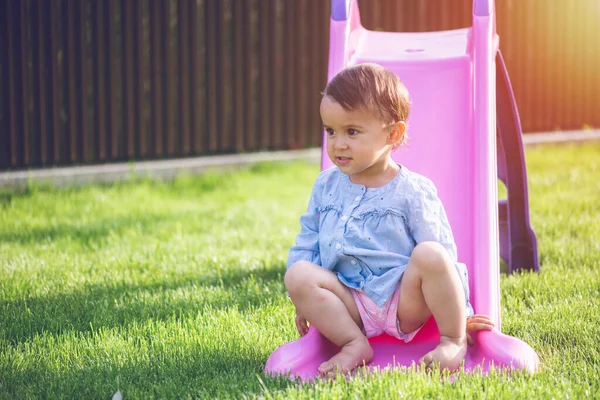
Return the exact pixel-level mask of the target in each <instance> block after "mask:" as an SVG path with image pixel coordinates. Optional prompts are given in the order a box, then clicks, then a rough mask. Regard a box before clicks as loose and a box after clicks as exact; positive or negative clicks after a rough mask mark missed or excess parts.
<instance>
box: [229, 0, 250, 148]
mask: <svg viewBox="0 0 600 400" xmlns="http://www.w3.org/2000/svg"><path fill="white" fill-rule="evenodd" d="M231 6H232V21H233V23H232V25H233V31H234V33H233V46H232V60H233V62H232V64H233V70H234V74H233V102H234V105H233V127H232V130H233V135H232V141H233V146H232V149H233V150H234V151H236V152H240V151H242V150H243V149H244V148H245V147H246V146H245V141H246V140H245V136H246V135H248V132H247V130H246V129H245V128H246V127H248V126H249V125H250V124H249V123H248V119H247V115H246V112H245V111H246V110H245V107H244V103H245V102H247V101H248V98H247V93H246V90H245V89H246V88H245V85H244V78H246V79H248V75H247V74H245V73H244V72H245V71H248V70H249V69H250V68H249V59H246V57H244V45H247V43H245V41H244V37H245V35H247V34H248V27H249V25H248V23H247V19H246V18H248V15H246V14H245V13H244V4H243V3H242V2H238V1H235V0H234V1H233V2H232V4H231Z"/></svg>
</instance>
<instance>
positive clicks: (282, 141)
mask: <svg viewBox="0 0 600 400" xmlns="http://www.w3.org/2000/svg"><path fill="white" fill-rule="evenodd" d="M550 3H551V4H549V2H548V1H546V0H520V1H516V0H514V1H511V0H498V1H497V13H498V32H499V34H500V36H501V46H500V47H501V50H502V51H503V53H504V55H505V60H506V62H507V65H508V69H509V73H510V75H511V78H512V82H513V86H514V90H515V94H516V97H517V101H518V105H519V107H520V111H521V118H522V122H523V126H524V129H525V131H527V132H530V131H541V130H553V129H557V128H561V129H578V128H581V127H582V126H583V125H584V124H587V125H590V126H600V113H599V112H598V111H600V110H599V109H598V106H599V105H600V101H599V99H600V79H599V78H598V74H597V73H596V70H597V69H598V67H600V49H599V47H600V43H599V38H600V1H597V0H572V1H570V0H553V1H552V2H550ZM359 5H360V6H361V14H362V20H363V25H364V26H365V27H367V28H369V29H383V30H392V31H429V30H442V29H453V28H461V27H465V26H468V25H470V23H471V0H453V1H451V2H450V1H447V0H361V1H359ZM329 11H330V2H329V1H328V0H0V170H10V169H22V168H29V167H44V166H52V165H79V164H91V163H103V162H114V161H125V160H147V159H159V158H172V157H186V156H195V155H204V154H217V153H235V152H251V151H258V150H275V149H296V148H304V147H310V146H318V145H320V139H321V122H320V119H319V115H318V101H319V98H320V91H321V90H322V89H323V87H324V85H325V83H326V82H325V81H326V70H327V54H328V40H329V39H328V37H329Z"/></svg>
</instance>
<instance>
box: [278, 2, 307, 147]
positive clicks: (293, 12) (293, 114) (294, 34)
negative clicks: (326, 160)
mask: <svg viewBox="0 0 600 400" xmlns="http://www.w3.org/2000/svg"><path fill="white" fill-rule="evenodd" d="M298 3H299V2H297V1H293V2H286V3H284V6H285V7H284V15H283V33H284V35H283V38H284V46H283V47H284V49H285V53H284V54H285V60H284V71H283V76H285V77H286V79H285V82H284V84H285V88H284V90H283V96H281V98H280V99H279V101H282V99H285V101H283V103H284V105H285V109H284V110H283V115H284V121H283V122H284V123H283V124H282V128H281V129H282V136H283V138H282V144H283V146H284V147H285V148H292V149H294V148H298V147H299V146H298V141H297V137H298V136H299V135H297V134H294V133H295V132H297V129H298V126H297V116H298V107H299V101H298V100H299V97H298V93H299V90H298V89H299V88H298V82H299V81H300V76H299V74H298V70H299V68H298V60H299V59H300V58H301V57H302V54H299V51H300V47H299V46H298V42H299V41H298V36H299V34H298V25H299V24H298V22H299V21H298Z"/></svg>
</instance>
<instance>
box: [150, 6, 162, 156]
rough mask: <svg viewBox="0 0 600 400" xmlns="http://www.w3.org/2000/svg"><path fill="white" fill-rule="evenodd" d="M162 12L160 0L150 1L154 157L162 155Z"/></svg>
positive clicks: (152, 139)
mask: <svg viewBox="0 0 600 400" xmlns="http://www.w3.org/2000/svg"><path fill="white" fill-rule="evenodd" d="M161 27H162V24H161V10H160V2H159V0H150V53H151V62H150V68H151V71H152V72H151V75H152V78H151V79H152V83H151V87H152V91H151V93H152V100H151V103H152V105H151V107H152V111H151V115H152V119H151V124H150V126H151V129H152V137H151V141H152V146H153V149H152V150H153V156H154V157H160V156H161V155H162V135H163V131H164V129H163V118H162V117H163V115H162V111H163V108H162V95H163V94H162V74H163V72H162V64H163V55H162V48H163V46H162V45H161V38H162V31H161Z"/></svg>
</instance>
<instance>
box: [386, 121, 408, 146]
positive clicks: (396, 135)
mask: <svg viewBox="0 0 600 400" xmlns="http://www.w3.org/2000/svg"><path fill="white" fill-rule="evenodd" d="M405 134H406V123H405V122H404V121H400V122H396V123H395V124H394V125H392V126H391V127H390V134H389V135H388V144H391V145H394V144H398V143H400V142H402V140H403V139H404V135H405Z"/></svg>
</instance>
